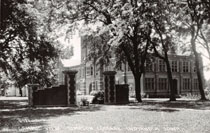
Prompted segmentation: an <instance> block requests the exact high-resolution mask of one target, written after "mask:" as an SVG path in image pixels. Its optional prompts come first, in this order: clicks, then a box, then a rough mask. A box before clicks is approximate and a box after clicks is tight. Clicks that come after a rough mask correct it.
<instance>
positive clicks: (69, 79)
mask: <svg viewBox="0 0 210 133" xmlns="http://www.w3.org/2000/svg"><path fill="white" fill-rule="evenodd" d="M63 73H64V75H65V85H66V87H67V106H76V74H77V71H76V70H68V71H63Z"/></svg>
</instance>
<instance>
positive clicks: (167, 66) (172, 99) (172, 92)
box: [165, 57, 176, 101]
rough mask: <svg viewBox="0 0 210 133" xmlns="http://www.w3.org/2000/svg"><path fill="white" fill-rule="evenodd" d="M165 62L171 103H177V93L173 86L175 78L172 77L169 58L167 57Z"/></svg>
mask: <svg viewBox="0 0 210 133" xmlns="http://www.w3.org/2000/svg"><path fill="white" fill-rule="evenodd" d="M165 62H166V68H167V75H168V83H169V89H170V101H176V91H175V88H174V85H173V77H172V72H171V67H170V63H169V60H168V57H166V61H165Z"/></svg>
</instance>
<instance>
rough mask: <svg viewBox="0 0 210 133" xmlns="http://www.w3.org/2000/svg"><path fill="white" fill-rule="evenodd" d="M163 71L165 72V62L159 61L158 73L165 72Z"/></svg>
mask: <svg viewBox="0 0 210 133" xmlns="http://www.w3.org/2000/svg"><path fill="white" fill-rule="evenodd" d="M165 70H166V65H165V62H164V61H163V60H159V71H160V72H165Z"/></svg>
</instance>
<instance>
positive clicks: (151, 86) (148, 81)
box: [145, 78, 154, 90]
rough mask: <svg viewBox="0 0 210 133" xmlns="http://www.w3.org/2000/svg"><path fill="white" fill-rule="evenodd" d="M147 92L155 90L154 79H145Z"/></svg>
mask: <svg viewBox="0 0 210 133" xmlns="http://www.w3.org/2000/svg"><path fill="white" fill-rule="evenodd" d="M145 88H146V90H154V78H145Z"/></svg>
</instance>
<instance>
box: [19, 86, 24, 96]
mask: <svg viewBox="0 0 210 133" xmlns="http://www.w3.org/2000/svg"><path fill="white" fill-rule="evenodd" d="M19 93H20V96H21V97H22V96H23V92H22V89H21V88H19Z"/></svg>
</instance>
